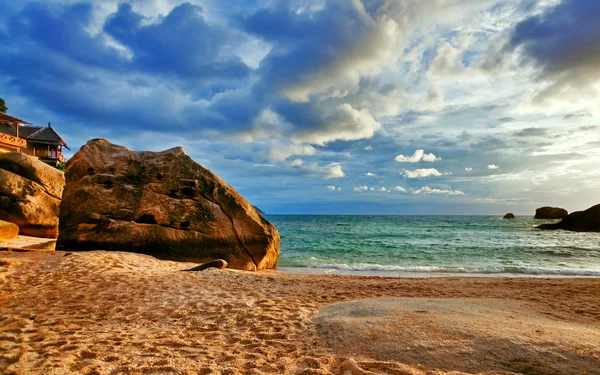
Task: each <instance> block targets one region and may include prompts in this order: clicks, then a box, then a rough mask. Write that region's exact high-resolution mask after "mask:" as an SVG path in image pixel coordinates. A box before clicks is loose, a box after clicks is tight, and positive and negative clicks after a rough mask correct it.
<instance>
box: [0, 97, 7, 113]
mask: <svg viewBox="0 0 600 375" xmlns="http://www.w3.org/2000/svg"><path fill="white" fill-rule="evenodd" d="M7 111H8V107H7V106H6V102H5V101H4V99H2V98H0V112H2V113H6V112H7Z"/></svg>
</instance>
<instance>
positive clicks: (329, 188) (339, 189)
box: [325, 185, 342, 191]
mask: <svg viewBox="0 0 600 375" xmlns="http://www.w3.org/2000/svg"><path fill="white" fill-rule="evenodd" d="M325 188H326V189H327V190H329V191H341V190H342V188H341V187H335V186H333V185H329V186H325Z"/></svg>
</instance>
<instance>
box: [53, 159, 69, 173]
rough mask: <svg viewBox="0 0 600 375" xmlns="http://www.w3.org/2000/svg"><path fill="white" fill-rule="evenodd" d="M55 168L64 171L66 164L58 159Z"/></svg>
mask: <svg viewBox="0 0 600 375" xmlns="http://www.w3.org/2000/svg"><path fill="white" fill-rule="evenodd" d="M56 169H58V170H59V171H61V172H64V171H66V170H67V164H66V163H63V162H62V161H59V162H58V164H56Z"/></svg>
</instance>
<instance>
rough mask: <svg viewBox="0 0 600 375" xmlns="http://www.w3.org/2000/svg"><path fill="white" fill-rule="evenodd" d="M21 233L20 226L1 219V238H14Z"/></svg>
mask: <svg viewBox="0 0 600 375" xmlns="http://www.w3.org/2000/svg"><path fill="white" fill-rule="evenodd" d="M18 235H19V226H18V225H17V224H13V223H9V222H8V221H2V220H0V240H12V239H13V238H15V237H17V236H18Z"/></svg>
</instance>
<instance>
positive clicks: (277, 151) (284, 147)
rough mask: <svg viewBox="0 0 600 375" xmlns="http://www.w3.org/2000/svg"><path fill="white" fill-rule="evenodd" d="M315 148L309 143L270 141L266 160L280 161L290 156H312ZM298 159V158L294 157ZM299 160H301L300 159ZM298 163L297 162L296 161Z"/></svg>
mask: <svg viewBox="0 0 600 375" xmlns="http://www.w3.org/2000/svg"><path fill="white" fill-rule="evenodd" d="M316 153H317V149H316V148H314V147H313V146H310V145H299V144H293V143H282V142H272V143H271V145H270V146H269V149H268V151H267V160H268V161H271V162H282V161H285V160H286V159H287V158H289V157H290V156H294V155H296V156H300V155H302V156H312V155H315V154H316ZM296 160H300V159H296ZM300 161H301V160H300ZM292 163H293V162H292ZM296 163H298V162H296Z"/></svg>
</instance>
